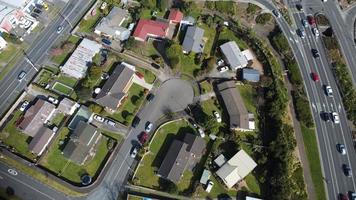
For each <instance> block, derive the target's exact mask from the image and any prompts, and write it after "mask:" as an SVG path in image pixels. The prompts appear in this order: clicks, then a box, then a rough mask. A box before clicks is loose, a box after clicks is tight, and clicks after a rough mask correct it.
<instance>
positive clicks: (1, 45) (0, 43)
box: [0, 36, 7, 51]
mask: <svg viewBox="0 0 356 200" xmlns="http://www.w3.org/2000/svg"><path fill="white" fill-rule="evenodd" d="M6 46H7V42H6V40H4V38H3V37H1V36H0V51H2V50H4V49H5V48H6Z"/></svg>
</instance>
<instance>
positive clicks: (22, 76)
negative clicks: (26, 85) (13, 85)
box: [17, 71, 27, 81]
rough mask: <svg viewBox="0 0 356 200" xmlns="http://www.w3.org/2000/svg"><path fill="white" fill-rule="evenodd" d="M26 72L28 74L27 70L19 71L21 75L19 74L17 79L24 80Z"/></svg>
mask: <svg viewBox="0 0 356 200" xmlns="http://www.w3.org/2000/svg"><path fill="white" fill-rule="evenodd" d="M26 74H27V73H26V72H25V71H21V72H20V73H19V75H18V76H17V79H18V80H19V81H22V79H24V78H25V76H26Z"/></svg>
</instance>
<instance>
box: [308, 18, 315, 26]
mask: <svg viewBox="0 0 356 200" xmlns="http://www.w3.org/2000/svg"><path fill="white" fill-rule="evenodd" d="M307 19H308V22H309V24H310V25H311V26H313V25H314V24H315V18H314V17H313V16H311V15H309V16H308V17H307Z"/></svg>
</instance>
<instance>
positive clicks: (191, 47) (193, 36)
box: [182, 26, 204, 53]
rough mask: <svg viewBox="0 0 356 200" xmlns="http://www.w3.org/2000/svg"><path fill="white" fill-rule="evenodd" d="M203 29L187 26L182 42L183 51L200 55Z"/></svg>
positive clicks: (202, 44)
mask: <svg viewBox="0 0 356 200" xmlns="http://www.w3.org/2000/svg"><path fill="white" fill-rule="evenodd" d="M203 37H204V29H202V28H199V27H197V26H189V27H188V28H187V32H186V34H185V37H184V41H183V44H182V46H183V51H186V52H190V51H193V52H194V53H200V52H202V51H203V49H204V43H203Z"/></svg>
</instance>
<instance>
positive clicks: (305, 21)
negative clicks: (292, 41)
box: [302, 19, 309, 28]
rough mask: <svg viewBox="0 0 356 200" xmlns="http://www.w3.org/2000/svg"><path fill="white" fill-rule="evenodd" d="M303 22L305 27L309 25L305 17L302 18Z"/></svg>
mask: <svg viewBox="0 0 356 200" xmlns="http://www.w3.org/2000/svg"><path fill="white" fill-rule="evenodd" d="M302 24H303V26H304V28H307V27H308V26H309V24H308V22H307V20H305V19H302Z"/></svg>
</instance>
